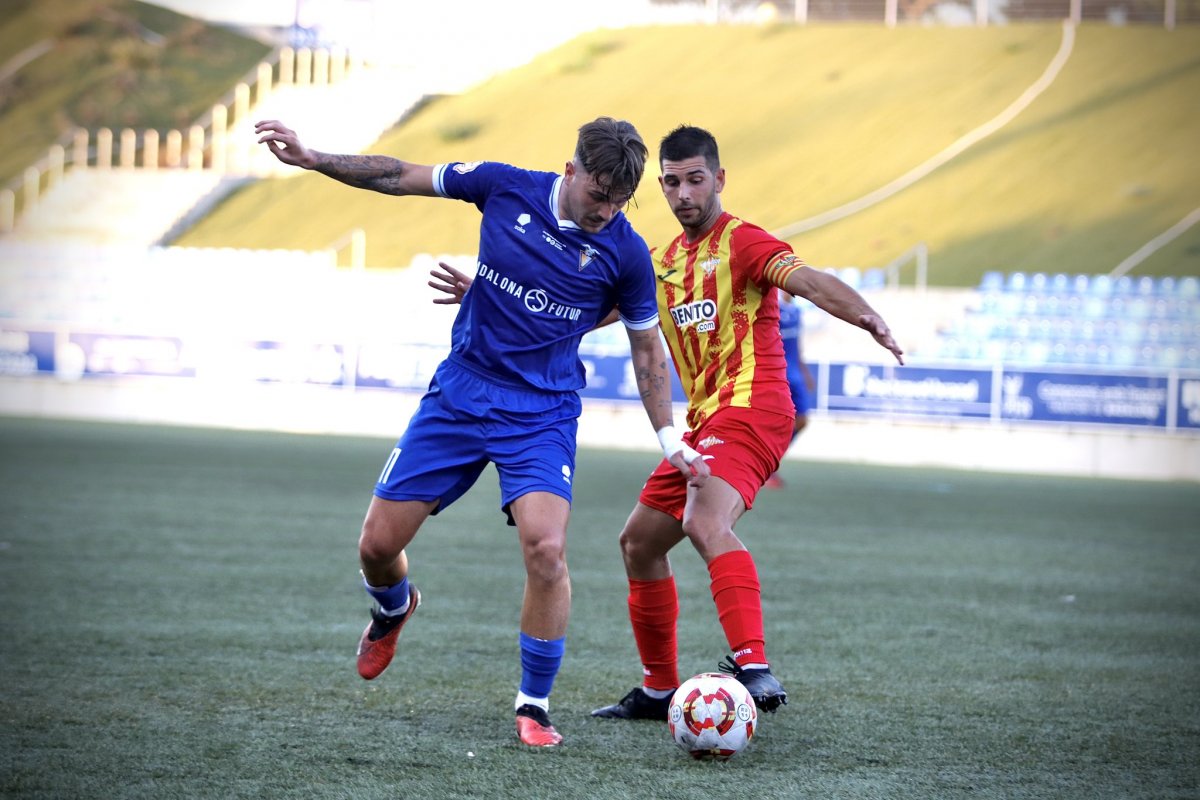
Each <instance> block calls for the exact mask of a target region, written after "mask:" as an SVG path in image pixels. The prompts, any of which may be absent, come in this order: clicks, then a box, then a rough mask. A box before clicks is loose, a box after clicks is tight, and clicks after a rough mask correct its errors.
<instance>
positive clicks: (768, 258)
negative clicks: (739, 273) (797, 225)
mask: <svg viewBox="0 0 1200 800" xmlns="http://www.w3.org/2000/svg"><path fill="white" fill-rule="evenodd" d="M731 244H732V245H733V252H734V253H736V254H737V258H738V261H739V262H741V266H742V267H743V268H744V269H747V270H749V274H750V277H751V278H752V279H753V280H756V281H765V282H766V283H769V284H771V285H772V286H778V287H779V288H781V289H782V288H783V285H784V283H786V282H787V279H788V276H789V275H791V274H792V273H793V272H795V271H796V270H798V269H800V267H803V266H805V264H804V262H803V261H801V260H800V259H799V258H798V257H797V256H796V254H795V253H794V252H792V246H791V245H790V244H788V243H787V242H785V241H783V240H781V239H776V238H775V237H774V236H772V235H771V234H769V233H767V232H766V231H764V230H763V229H762V228H760V227H758V226H757V225H750V224H742V225H740V226H738V229H737V230H735V231H734V232H733V241H732V243H731Z"/></svg>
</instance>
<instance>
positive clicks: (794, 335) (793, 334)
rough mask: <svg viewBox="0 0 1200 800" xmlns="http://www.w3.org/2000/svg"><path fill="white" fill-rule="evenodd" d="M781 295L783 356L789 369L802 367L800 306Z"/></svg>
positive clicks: (780, 323) (780, 317) (780, 324)
mask: <svg viewBox="0 0 1200 800" xmlns="http://www.w3.org/2000/svg"><path fill="white" fill-rule="evenodd" d="M786 297H787V296H786V295H781V299H780V302H779V335H780V336H781V337H782V338H783V357H784V358H785V359H787V364H788V369H799V367H800V327H801V320H800V306H799V305H797V304H796V303H795V302H792V301H789V300H788V299H786Z"/></svg>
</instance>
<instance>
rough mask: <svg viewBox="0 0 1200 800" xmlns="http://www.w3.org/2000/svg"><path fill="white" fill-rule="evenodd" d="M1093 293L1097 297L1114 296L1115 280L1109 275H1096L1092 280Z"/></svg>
mask: <svg viewBox="0 0 1200 800" xmlns="http://www.w3.org/2000/svg"><path fill="white" fill-rule="evenodd" d="M1090 288H1091V293H1092V294H1093V295H1096V296H1097V297H1108V295H1110V294H1112V290H1113V280H1112V278H1110V277H1109V276H1107V275H1095V276H1093V277H1092V280H1091V286H1090Z"/></svg>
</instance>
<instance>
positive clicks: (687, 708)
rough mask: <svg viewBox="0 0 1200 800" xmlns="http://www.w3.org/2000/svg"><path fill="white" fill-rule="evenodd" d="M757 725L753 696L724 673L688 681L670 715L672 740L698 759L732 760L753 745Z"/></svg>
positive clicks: (673, 701)
mask: <svg viewBox="0 0 1200 800" xmlns="http://www.w3.org/2000/svg"><path fill="white" fill-rule="evenodd" d="M757 723H758V710H757V709H756V708H755V707H754V698H752V697H751V696H750V692H748V691H746V687H745V686H742V684H740V683H739V682H738V681H737V680H735V679H734V678H733V677H732V676H730V675H726V674H724V673H721V672H702V673H700V674H699V675H696V676H695V677H692V678H689V679H687V680H686V681H684V682H683V683H682V684H680V686H679V688H678V689H676V690H675V694H674V695H673V696H672V697H671V707H670V709H669V710H668V711H667V725H668V726H669V727H670V729H671V736H672V738H674V739H675V743H676V744H678V745H679V746H680V747H682V748H683V749H684V751H685V752H687V753H688V754H689V755H691V757H692V758H695V759H708V760H714V761H724V760H726V759H728V758H732V757H733V756H735V755H737V754H738V753H739V752H741V751H742V750H743V749H744V748H745V747H746V745H747V744H749V743H750V739H751V738H753V736H754V728H755V726H756V725H757Z"/></svg>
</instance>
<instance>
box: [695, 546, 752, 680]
mask: <svg viewBox="0 0 1200 800" xmlns="http://www.w3.org/2000/svg"><path fill="white" fill-rule="evenodd" d="M708 574H709V575H710V576H711V577H712V584H711V585H710V588H711V589H712V596H713V601H714V602H715V603H716V604H717V619H719V620H720V621H721V627H722V628H724V629H725V639H726V640H727V641H728V642H729V648H730V649H731V650H733V660H734V661H736V662H737V663H739V664H766V663H767V646H766V644H765V642H764V641H763V616H762V590H761V589H760V588H759V584H758V570H757V569H755V567H754V558H753V557H752V556H751V555H750V552H749V551H748V550H731V551H730V552H728V553H722V554H721V555H719V556H717V557H716V558H714V559H713V560H712V561H710V562H708Z"/></svg>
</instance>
